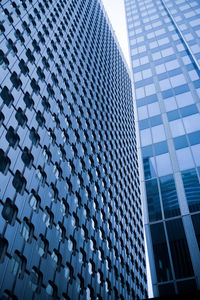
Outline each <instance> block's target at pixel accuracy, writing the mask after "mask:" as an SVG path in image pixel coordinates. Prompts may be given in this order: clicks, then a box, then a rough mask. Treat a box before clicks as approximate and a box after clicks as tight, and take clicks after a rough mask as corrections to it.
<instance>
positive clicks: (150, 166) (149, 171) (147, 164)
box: [143, 157, 156, 179]
mask: <svg viewBox="0 0 200 300" xmlns="http://www.w3.org/2000/svg"><path fill="white" fill-rule="evenodd" d="M143 166H144V177H145V179H150V178H153V177H156V167H155V159H154V157H145V158H143Z"/></svg>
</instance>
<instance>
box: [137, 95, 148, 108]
mask: <svg viewBox="0 0 200 300" xmlns="http://www.w3.org/2000/svg"><path fill="white" fill-rule="evenodd" d="M136 103H137V107H140V106H143V105H146V104H147V98H146V97H145V98H141V99H140V100H136Z"/></svg>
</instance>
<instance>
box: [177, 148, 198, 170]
mask: <svg viewBox="0 0 200 300" xmlns="http://www.w3.org/2000/svg"><path fill="white" fill-rule="evenodd" d="M176 155H177V159H178V163H179V168H180V170H186V169H190V168H193V167H194V161H193V158H192V153H191V150H190V148H183V149H179V150H177V151H176ZM186 158H187V159H186Z"/></svg>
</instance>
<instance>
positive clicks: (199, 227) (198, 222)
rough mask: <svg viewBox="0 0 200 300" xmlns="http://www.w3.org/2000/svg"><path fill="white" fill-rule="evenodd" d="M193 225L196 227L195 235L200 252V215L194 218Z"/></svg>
mask: <svg viewBox="0 0 200 300" xmlns="http://www.w3.org/2000/svg"><path fill="white" fill-rule="evenodd" d="M192 223H193V226H194V231H195V234H196V239H197V243H198V245H199V250H200V214H197V215H193V216H192Z"/></svg>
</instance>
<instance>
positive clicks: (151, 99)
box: [147, 94, 158, 104]
mask: <svg viewBox="0 0 200 300" xmlns="http://www.w3.org/2000/svg"><path fill="white" fill-rule="evenodd" d="M156 101H158V96H157V95H156V94H154V95H151V96H148V97H147V103H148V104H150V103H154V102H156Z"/></svg>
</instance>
